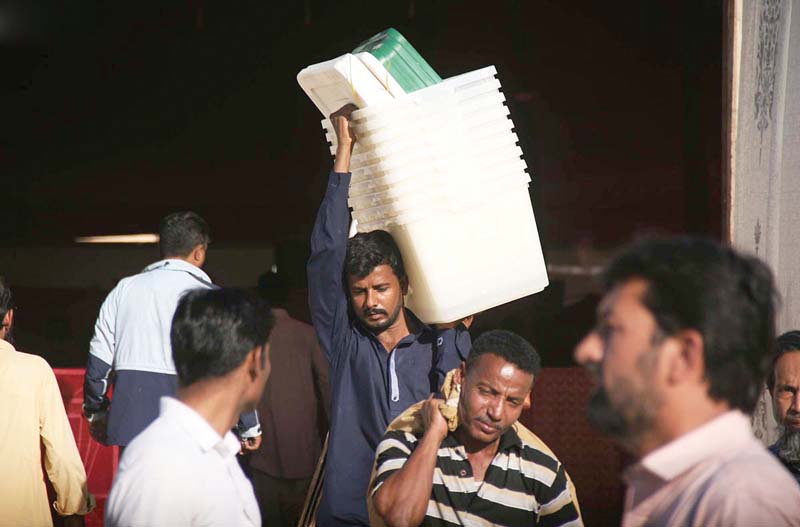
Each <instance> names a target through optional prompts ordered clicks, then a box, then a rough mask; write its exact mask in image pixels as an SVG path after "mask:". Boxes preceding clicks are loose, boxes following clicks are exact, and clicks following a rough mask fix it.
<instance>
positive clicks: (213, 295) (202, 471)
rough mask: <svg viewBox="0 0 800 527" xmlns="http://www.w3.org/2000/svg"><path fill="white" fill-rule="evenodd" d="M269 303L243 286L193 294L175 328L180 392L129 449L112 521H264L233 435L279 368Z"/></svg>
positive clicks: (215, 525)
mask: <svg viewBox="0 0 800 527" xmlns="http://www.w3.org/2000/svg"><path fill="white" fill-rule="evenodd" d="M272 325H273V318H272V315H271V313H270V310H269V306H268V305H267V304H266V303H264V302H263V301H261V300H260V299H258V298H257V297H255V296H253V295H249V294H246V293H244V292H242V291H238V290H235V289H212V290H204V289H200V290H192V291H189V292H187V293H186V294H184V295H183V297H182V298H181V299H180V302H179V303H178V307H177V309H176V310H175V316H174V318H173V321H172V327H171V331H170V340H171V344H172V357H173V361H174V364H175V369H176V371H177V376H178V386H179V387H178V392H177V398H173V397H168V396H167V397H162V398H161V401H160V407H161V411H160V415H159V417H158V418H157V419H156V420H155V421H153V423H151V424H150V425H149V426H148V427H147V428H146V429H145V430H144V431H143V432H142V433H141V434H139V435H138V436H136V438H135V439H134V440H133V441H131V443H130V444H129V445H128V447H127V448H126V449H125V453H124V454H123V456H122V460H121V462H120V466H119V472H118V473H117V475H116V477H115V478H114V484H113V486H112V488H111V493H110V494H109V497H108V503H107V505H106V515H105V524H106V525H108V526H112V527H113V526H127V525H165V526H166V525H181V526H199V525H203V526H211V527H222V526H229V525H237V526H250V527H257V526H260V525H261V515H260V514H259V511H258V504H257V503H256V499H255V496H254V494H253V487H252V486H251V485H250V482H249V481H248V480H247V478H246V477H245V475H244V473H243V472H242V470H241V467H240V466H239V463H238V462H237V460H236V455H237V453H238V452H239V448H240V445H239V440H238V439H237V438H236V436H234V434H233V433H232V432H231V428H232V427H233V426H234V424H235V423H236V420H237V418H238V417H239V414H241V413H244V412H250V411H253V410H254V409H255V407H256V405H257V404H258V401H259V399H260V398H261V393H262V391H263V390H264V383H265V382H266V380H267V378H268V377H269V374H270V362H269V343H268V340H269V337H270V331H271V330H272Z"/></svg>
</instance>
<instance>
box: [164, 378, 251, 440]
mask: <svg viewBox="0 0 800 527" xmlns="http://www.w3.org/2000/svg"><path fill="white" fill-rule="evenodd" d="M178 399H179V400H180V401H181V402H182V403H184V404H185V405H186V406H188V407H190V408H192V409H193V410H194V411H195V412H197V413H198V414H200V415H201V416H202V417H203V419H205V420H206V421H207V422H208V424H209V425H211V428H213V429H214V430H215V431H216V432H217V433H218V434H219V435H220V437H224V436H225V434H226V433H227V432H228V431H229V430H230V429H231V428H233V427H234V425H235V424H236V422H237V421H238V419H239V414H240V413H241V411H242V409H241V408H240V403H239V394H238V390H236V389H235V387H233V386H232V384H231V383H230V380H229V379H227V378H224V377H223V378H217V379H211V380H204V381H198V382H196V383H194V384H191V385H189V386H183V387H180V388H178Z"/></svg>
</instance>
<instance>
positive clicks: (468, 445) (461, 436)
mask: <svg viewBox="0 0 800 527" xmlns="http://www.w3.org/2000/svg"><path fill="white" fill-rule="evenodd" d="M453 435H455V437H456V440H457V441H458V442H459V443H461V445H462V446H463V447H464V451H466V453H467V457H480V458H489V459H494V456H495V455H496V454H497V450H498V448H500V437H498V438H497V439H495V440H494V441H492V442H491V443H483V442H481V441H476V440H475V439H473V438H472V437H470V436H469V434H467V433H466V432H465V431H464V429H463V428H461V427H460V426H459V427H458V428H457V429H456V431H455V432H453ZM501 437H502V435H501Z"/></svg>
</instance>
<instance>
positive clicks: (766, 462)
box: [710, 439, 800, 503]
mask: <svg viewBox="0 0 800 527" xmlns="http://www.w3.org/2000/svg"><path fill="white" fill-rule="evenodd" d="M756 474H757V475H758V477H755V475H756ZM793 482H794V478H793V477H792V475H791V474H789V472H788V471H787V470H786V468H785V467H784V466H783V465H782V464H781V462H780V461H779V460H778V459H777V458H776V457H775V456H774V455H773V454H772V453H771V452H770V451H769V450H768V449H767V447H765V446H763V445H762V444H761V443H760V442H758V440H756V439H753V440H752V441H750V442H749V443H748V444H747V445H746V446H745V447H743V448H742V449H740V450H738V451H737V452H735V454H733V455H731V456H729V457H726V458H725V459H723V460H722V461H721V462H720V463H719V464H718V465H717V466H716V467H715V469H714V470H713V472H712V474H711V475H710V486H712V487H714V488H726V487H729V486H732V485H738V486H746V487H752V488H753V489H757V488H759V487H762V486H763V487H766V488H770V487H773V486H774V485H783V484H786V485H788V484H790V483H793ZM795 486H796V485H795ZM796 490H797V496H798V498H800V487H798V488H797V489H796ZM798 503H800V501H798Z"/></svg>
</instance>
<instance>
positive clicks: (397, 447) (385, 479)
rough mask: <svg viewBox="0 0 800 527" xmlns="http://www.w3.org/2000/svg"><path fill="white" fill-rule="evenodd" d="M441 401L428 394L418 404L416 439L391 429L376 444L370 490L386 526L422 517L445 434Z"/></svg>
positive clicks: (398, 525) (419, 520)
mask: <svg viewBox="0 0 800 527" xmlns="http://www.w3.org/2000/svg"><path fill="white" fill-rule="evenodd" d="M441 402H442V401H441V400H440V399H434V398H433V396H431V397H429V398H428V399H427V400H426V401H425V402H424V403H423V404H422V406H421V408H420V412H422V419H423V422H424V423H425V433H424V434H423V435H422V438H421V439H420V440H419V441H418V442H410V441H409V440H408V436H407V434H405V433H404V432H397V431H395V432H389V433H387V434H386V436H384V440H383V441H381V443H380V444H379V445H378V448H377V450H376V456H377V461H376V464H375V467H376V468H375V480H374V483H373V485H374V486H373V488H372V489H371V492H372V499H373V503H374V505H375V511H376V512H377V513H378V514H379V515H380V516H381V518H383V521H384V522H385V523H386V525H390V526H392V527H405V526H409V527H416V526H417V525H420V524H421V523H422V520H423V519H424V518H425V511H426V510H427V509H428V501H430V498H431V491H432V490H433V473H434V470H435V469H436V459H437V455H438V452H439V446H440V445H441V444H442V440H444V438H445V437H446V436H447V421H445V419H444V416H442V414H441V412H440V411H439V404H440V403H441ZM412 450H413V452H412Z"/></svg>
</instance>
